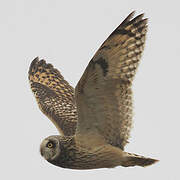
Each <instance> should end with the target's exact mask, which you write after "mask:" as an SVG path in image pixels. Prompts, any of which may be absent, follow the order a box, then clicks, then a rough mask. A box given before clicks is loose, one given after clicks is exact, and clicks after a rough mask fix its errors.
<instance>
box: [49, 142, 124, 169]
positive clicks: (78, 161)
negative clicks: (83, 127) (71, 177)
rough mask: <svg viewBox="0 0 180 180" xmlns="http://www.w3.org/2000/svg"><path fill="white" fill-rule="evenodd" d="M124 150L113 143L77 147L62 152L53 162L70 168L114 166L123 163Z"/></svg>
mask: <svg viewBox="0 0 180 180" xmlns="http://www.w3.org/2000/svg"><path fill="white" fill-rule="evenodd" d="M122 159H123V151H122V150H121V149H119V148H115V147H113V146H111V145H104V146H100V147H96V148H93V149H85V148H75V149H69V150H68V151H66V152H64V153H61V156H60V157H59V158H58V159H57V160H56V161H54V162H51V163H52V164H54V165H56V166H60V167H63V168H70V169H97V168H113V167H116V166H119V165H121V162H122Z"/></svg>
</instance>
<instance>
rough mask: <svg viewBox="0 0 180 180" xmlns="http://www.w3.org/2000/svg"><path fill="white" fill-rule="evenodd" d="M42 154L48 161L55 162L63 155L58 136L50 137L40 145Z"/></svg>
mask: <svg viewBox="0 0 180 180" xmlns="http://www.w3.org/2000/svg"><path fill="white" fill-rule="evenodd" d="M40 153H41V155H42V156H43V157H44V158H45V159H46V160H47V161H53V160H55V159H56V158H57V157H58V156H59V155H60V153H61V148H60V140H59V138H58V136H49V137H47V138H46V139H44V140H43V141H42V143H41V145H40Z"/></svg>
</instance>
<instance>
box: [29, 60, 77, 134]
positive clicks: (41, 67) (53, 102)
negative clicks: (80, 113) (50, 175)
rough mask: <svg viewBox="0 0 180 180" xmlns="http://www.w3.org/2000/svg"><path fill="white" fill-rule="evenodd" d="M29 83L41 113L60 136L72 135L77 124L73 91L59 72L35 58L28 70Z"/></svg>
mask: <svg viewBox="0 0 180 180" xmlns="http://www.w3.org/2000/svg"><path fill="white" fill-rule="evenodd" d="M29 81H30V85H31V89H32V91H33V93H34V95H35V97H36V100H37V102H38V105H39V107H40V109H41V111H42V112H43V113H44V114H45V115H47V116H48V117H49V118H50V119H51V120H52V122H53V123H54V124H55V126H56V127H57V129H58V130H59V131H60V132H61V133H62V134H64V135H66V136H70V135H74V134H75V130H76V124H77V108H76V105H75V100H74V89H73V88H72V87H71V86H70V85H69V83H68V82H67V81H65V80H64V78H63V76H62V75H61V74H60V72H59V71H58V70H57V69H55V68H54V67H53V66H52V65H51V64H47V63H46V62H45V61H44V60H40V61H39V59H38V58H36V59H34V60H33V61H32V63H31V65H30V68H29Z"/></svg>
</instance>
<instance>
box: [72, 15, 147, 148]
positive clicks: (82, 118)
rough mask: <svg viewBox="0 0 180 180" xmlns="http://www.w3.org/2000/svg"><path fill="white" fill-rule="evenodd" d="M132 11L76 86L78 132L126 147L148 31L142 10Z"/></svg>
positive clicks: (100, 50) (100, 49)
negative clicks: (134, 86)
mask: <svg viewBox="0 0 180 180" xmlns="http://www.w3.org/2000/svg"><path fill="white" fill-rule="evenodd" d="M133 15H134V12H132V13H131V14H130V15H129V16H128V17H127V18H126V19H125V20H124V21H123V22H122V23H121V24H120V25H119V26H118V27H117V28H116V29H115V30H114V32H113V33H112V34H111V35H110V36H109V37H108V38H107V40H106V41H105V42H104V43H103V44H102V46H101V47H100V48H99V50H98V51H97V52H96V54H95V55H94V57H93V58H92V60H91V61H90V63H89V64H88V66H87V68H86V70H85V72H84V74H83V76H82V77H81V79H80V81H79V82H78V84H77V86H76V89H75V94H76V95H75V96H76V102H77V111H78V125H77V134H79V135H83V134H85V133H88V132H89V133H93V134H97V136H103V137H104V138H105V140H106V142H107V143H110V144H111V145H113V146H116V147H120V148H121V149H124V146H125V145H126V143H127V142H128V138H129V134H130V130H131V126H132V90H131V85H132V80H133V78H134V75H135V73H136V70H137V67H138V64H139V60H140V58H141V54H142V51H143V49H144V43H145V35H146V31H147V19H143V14H141V15H139V16H137V17H135V18H134V19H132V17H133Z"/></svg>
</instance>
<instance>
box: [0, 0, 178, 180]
mask: <svg viewBox="0 0 180 180" xmlns="http://www.w3.org/2000/svg"><path fill="white" fill-rule="evenodd" d="M179 6H180V4H179V3H178V1H175V0H174V1H173V0H171V1H163V0H159V1H153V0H151V1H144V0H134V1H129V0H126V1H123V0H117V1H115V0H109V1H105V0H91V1H90V0H89V1H85V0H75V1H73V0H72V1H68V0H66V1H60V0H31V1H25V0H13V1H10V0H6V1H0V62H1V63H0V87H1V93H0V106H1V120H0V121H1V125H0V137H1V138H0V156H1V157H0V166H1V173H0V176H1V177H3V179H20V180H21V179H23V180H24V179H31V180H32V179H53V180H56V179H77V178H78V179H79V180H81V179H82V180H84V179H85V180H88V179H100V178H102V179H123V180H132V179H138V180H139V179H143V180H144V179H146V180H152V179H163V180H170V179H171V180H178V179H180V175H179V160H180V157H179V151H180V147H179V137H180V133H179V126H180V123H179V121H180V116H179V112H180V110H179V107H180V96H179V92H180V86H179V84H180V81H179V77H180V72H179V69H180V67H179V66H180V63H179V62H180V57H179V52H180V46H179V41H180V36H179V33H180V20H179V17H180V12H179ZM132 10H137V13H136V15H137V14H139V13H142V12H145V16H146V17H148V18H149V29H148V36H147V41H146V48H145V51H144V54H143V58H142V61H141V64H140V66H139V69H138V73H137V75H136V79H135V81H134V85H133V90H134V106H135V109H134V113H135V116H134V128H133V130H132V133H131V135H132V137H131V139H130V143H129V144H128V145H127V147H126V151H128V152H134V153H138V154H141V155H144V156H148V157H153V158H157V159H159V160H160V162H158V163H157V164H155V165H153V166H150V167H147V168H141V167H133V168H123V167H117V168H114V169H99V170H86V171H78V170H68V169H63V168H59V167H55V166H53V165H51V164H50V163H48V162H46V161H45V160H44V159H43V158H42V157H41V156H40V153H39V145H40V143H41V141H42V140H43V139H44V138H45V137H47V136H49V135H55V134H57V133H58V132H57V130H56V129H55V127H54V125H53V124H52V123H51V122H50V120H48V119H47V118H46V117H45V116H44V115H43V114H42V113H41V112H40V110H39V109H38V106H37V104H36V101H35V98H34V97H33V95H32V92H31V90H30V88H29V83H28V79H27V72H28V68H29V65H30V63H31V61H32V60H33V59H34V58H35V57H36V56H39V57H40V58H44V59H46V61H47V62H49V63H52V64H53V65H54V66H55V67H57V68H58V69H59V70H60V71H61V73H62V74H63V76H64V77H65V79H66V80H68V81H69V82H70V83H71V84H72V85H73V86H75V85H76V83H77V82H78V80H79V79H80V77H81V75H82V73H83V71H84V69H85V67H86V66H87V64H88V62H89V60H90V59H91V58H92V56H93V54H94V53H95V52H96V50H97V49H98V48H99V46H100V45H101V43H102V42H103V41H104V40H105V39H106V38H107V36H108V35H109V34H110V33H111V32H112V31H113V30H114V29H115V28H116V27H117V26H118V25H119V24H120V23H121V22H122V20H123V19H124V18H125V17H126V16H127V15H128V14H129V13H130V12H132Z"/></svg>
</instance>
